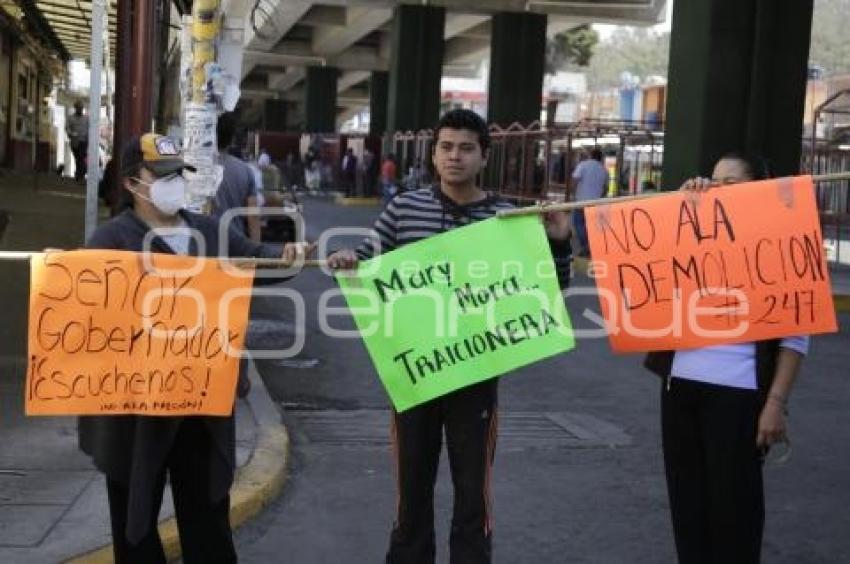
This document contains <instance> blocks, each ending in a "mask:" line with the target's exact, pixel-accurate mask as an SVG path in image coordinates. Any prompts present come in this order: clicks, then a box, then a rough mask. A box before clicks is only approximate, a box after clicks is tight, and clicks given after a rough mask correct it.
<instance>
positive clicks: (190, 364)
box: [25, 250, 253, 416]
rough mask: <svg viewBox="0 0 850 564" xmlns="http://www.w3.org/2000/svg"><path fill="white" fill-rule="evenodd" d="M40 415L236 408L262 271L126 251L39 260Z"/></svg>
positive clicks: (32, 365)
mask: <svg viewBox="0 0 850 564" xmlns="http://www.w3.org/2000/svg"><path fill="white" fill-rule="evenodd" d="M31 273H32V279H31V283H30V319H29V331H28V336H29V339H28V345H29V346H28V348H29V355H28V356H29V358H28V360H29V362H28V368H27V382H26V391H25V394H26V412H27V414H28V415H116V414H126V413H135V414H141V415H202V414H205V415H221V416H224V415H229V414H230V413H231V412H232V410H233V400H234V393H235V389H236V378H237V373H238V365H239V358H238V355H239V353H240V352H241V350H242V345H243V343H244V339H245V329H246V324H247V320H248V310H249V305H250V293H251V285H252V281H253V276H252V275H251V272H250V271H246V275H244V276H233V275H231V274H228V273H227V272H225V271H223V270H222V269H220V268H219V265H218V262H217V261H216V260H210V259H204V258H197V257H180V256H172V255H155V254H148V255H140V254H136V253H130V252H125V251H105V250H86V251H71V252H61V253H49V254H41V255H35V256H33V258H32V262H31Z"/></svg>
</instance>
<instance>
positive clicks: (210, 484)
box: [78, 133, 310, 564]
mask: <svg viewBox="0 0 850 564" xmlns="http://www.w3.org/2000/svg"><path fill="white" fill-rule="evenodd" d="M184 168H186V165H185V164H184V163H183V157H182V155H181V153H180V151H179V150H178V149H177V144H176V143H175V142H174V141H173V140H172V139H170V138H168V137H164V136H160V135H156V134H153V133H149V134H145V135H143V136H141V138H136V139H133V140H132V141H131V142H130V143H129V144H128V145H127V147H126V148H125V150H124V152H123V158H122V171H121V184H122V189H123V190H124V193H125V198H126V199H125V203H126V208H127V209H125V210H124V211H123V213H121V214H119V215H118V216H116V217H114V218H112V219H111V220H110V221H109V222H107V223H105V224H103V225H101V226H100V227H98V228H97V229H96V230H95V232H94V233H93V234H92V236H91V238H90V240H89V241H88V244H87V247H88V248H94V249H116V250H127V251H136V252H154V253H169V254H181V255H192V256H196V255H200V254H202V253H203V254H205V256H218V255H219V253H220V252H221V251H222V250H223V249H225V248H226V249H227V250H228V252H229V254H231V255H234V256H249V257H263V258H283V260H285V261H294V260H295V259H296V258H297V256H299V255H300V254H302V253H307V252H309V250H310V249H309V246H308V247H307V248H305V247H304V246H303V245H301V244H296V243H290V244H287V245H285V246H283V247H281V246H279V245H264V244H259V243H254V242H252V241H250V240H248V239H247V238H246V237H245V236H244V235H242V234H241V233H239V232H238V231H237V230H236V229H231V230H230V231H229V232H228V233H226V234H225V236H226V237H227V241H224V240H221V239H220V236H221V235H220V233H219V227H218V221H217V220H216V219H215V218H211V217H207V216H202V215H198V214H194V213H190V212H188V211H186V210H185V209H183V205H184V202H185V198H186V195H185V184H184V182H183V176H182V172H183V169H184ZM151 232H153V234H154V237H152V238H150V237H149V233H151ZM192 235H194V236H192ZM146 236H147V238H148V240H149V248H144V245H145V239H146ZM198 238H201V239H203V241H200V242H199V241H198V240H197V239H198ZM200 243H202V244H200ZM225 245H226V247H225ZM78 433H79V445H80V448H81V450H83V452H85V453H87V454H88V455H90V456H91V457H92V459H93V462H94V464H95V466H96V467H97V468H98V469H99V470H100V471H101V472H103V473H104V474H105V476H106V489H107V495H108V499H109V515H110V521H111V526H112V536H113V550H114V556H115V562H117V563H118V564H127V563H144V564H157V563H165V562H166V559H165V553H164V551H163V546H162V542H161V539H160V537H159V532H158V530H157V518H158V515H159V510H160V505H161V504H162V495H163V490H164V487H165V482H166V477H168V480H169V481H170V483H171V490H172V494H173V497H174V506H175V510H176V516H177V528H178V531H179V534H180V544H181V547H182V556H183V562H186V563H187V564H193V563H197V564H200V563H203V564H216V563H232V562H236V552H235V549H234V546H233V540H232V534H231V529H230V521H229V515H228V514H229V509H230V498H229V490H230V486H231V484H232V482H233V474H234V468H235V455H236V452H235V425H234V418H233V416H232V415H231V416H229V417H207V416H193V417H147V416H138V415H116V416H87V417H80V418H79V425H78Z"/></svg>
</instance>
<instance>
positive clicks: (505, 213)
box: [498, 172, 850, 217]
mask: <svg viewBox="0 0 850 564" xmlns="http://www.w3.org/2000/svg"><path fill="white" fill-rule="evenodd" d="M812 180H814V182H815V183H818V182H833V181H836V180H850V172H839V173H836V174H820V175H818V176H813V177H812ZM674 193H675V192H647V193H645V194H635V195H633V196H621V197H619V198H598V199H595V200H583V201H581V202H566V203H560V202H559V203H545V204H538V205H536V206H528V207H524V208H514V209H512V210H501V211H499V213H498V216H499V217H516V216H519V215H536V214H541V213H546V212H553V211H570V210H578V209H583V208H589V207H593V206H605V205H611V204H622V203H623V202H633V201H635V200H646V199H649V198H657V197H659V196H669V195H670V194H674Z"/></svg>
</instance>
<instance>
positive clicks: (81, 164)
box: [71, 140, 88, 180]
mask: <svg viewBox="0 0 850 564" xmlns="http://www.w3.org/2000/svg"><path fill="white" fill-rule="evenodd" d="M87 151H88V141H86V140H83V141H75V142H73V143H72V144H71V153H72V154H73V155H74V167H75V169H76V171H75V172H74V178H75V179H77V180H83V179H84V178H85V177H86V173H87V172H88V170H87V169H88V166H87V165H86V161H87V157H88V155H87V154H86V152H87Z"/></svg>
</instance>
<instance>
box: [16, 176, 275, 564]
mask: <svg viewBox="0 0 850 564" xmlns="http://www.w3.org/2000/svg"><path fill="white" fill-rule="evenodd" d="M38 184H39V190H38V191H35V190H34V189H33V178H32V176H27V175H18V174H13V173H7V172H6V171H3V173H2V175H0V208H1V209H2V211H3V212H5V215H6V216H7V217H8V220H9V221H8V225H7V227H6V229H5V232H3V233H2V236H0V250H2V251H38V250H41V249H43V248H45V247H58V248H65V249H71V248H77V247H80V246H81V245H82V242H83V206H84V195H83V194H84V191H85V188H84V187H83V186H81V185H78V184H75V183H73V182H70V181H62V180H60V179H58V178H56V177H40V178H39V179H38ZM28 269H29V265H28V261H26V260H17V261H9V260H0V285H2V287H3V288H4V293H3V300H2V304H3V310H4V321H5V323H3V324H2V326H0V444H2V445H3V446H2V449H0V562H14V563H15V564H23V563H30V562H32V563H47V562H65V561H69V560H70V561H72V562H77V563H86V564H93V563H101V562H112V553H111V546H110V542H111V536H110V530H109V512H108V505H107V501H106V488H105V485H104V481H103V477H102V475H101V474H100V473H99V472H97V471H96V470H95V469H94V467H93V466H92V464H91V462H90V460H89V458H88V457H87V456H85V455H84V454H82V453H81V452H80V451H79V450H78V449H77V433H76V422H75V420H74V418H71V417H39V418H27V417H26V416H25V415H24V413H23V388H24V380H25V376H26V374H25V373H26V335H25V331H24V328H26V326H27V314H28V312H27V306H28V292H29V270H28ZM250 378H251V383H252V387H251V392H250V393H249V394H248V396H247V397H246V398H245V399H243V400H239V401H238V403H237V409H236V417H237V424H236V429H237V431H236V434H237V436H236V455H237V464H238V467H239V469H238V471H237V475H236V480H235V483H234V486H233V488H232V490H231V522H232V524H233V526H234V528H235V527H236V526H238V525H239V524H241V523H243V522H245V521H246V520H247V519H249V518H250V517H252V516H253V515H255V514H257V513H258V512H259V511H260V510H262V508H263V507H264V506H265V505H266V504H267V503H268V502H270V501H271V500H272V499H274V497H276V496H277V494H278V493H279V492H280V490H281V489H282V487H283V483H284V480H285V476H286V465H287V456H288V446H289V440H288V436H287V433H286V429H285V427H284V426H283V424H282V423H281V417H280V412H279V411H278V409H277V407H276V406H275V405H274V403H273V402H272V401H271V398H270V397H269V394H268V392H267V390H266V388H265V385H264V384H263V381H262V379H261V378H260V376H259V374H258V373H257V372H256V370H255V369H253V365H252V370H251V373H250ZM173 512H174V509H173V504H172V501H171V497H170V494H169V493H168V491H166V496H165V500H164V503H163V510H162V512H161V514H160V519H161V523H162V524H161V525H160V531H161V534H162V536H163V541H164V543H165V546H166V552H167V554H168V555H169V557H170V558H176V557H178V556H179V541H178V538H177V534H176V527H175V524H174V521H173V520H172V519H170V518H171V517H172V515H173Z"/></svg>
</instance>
